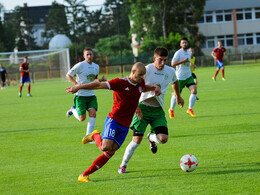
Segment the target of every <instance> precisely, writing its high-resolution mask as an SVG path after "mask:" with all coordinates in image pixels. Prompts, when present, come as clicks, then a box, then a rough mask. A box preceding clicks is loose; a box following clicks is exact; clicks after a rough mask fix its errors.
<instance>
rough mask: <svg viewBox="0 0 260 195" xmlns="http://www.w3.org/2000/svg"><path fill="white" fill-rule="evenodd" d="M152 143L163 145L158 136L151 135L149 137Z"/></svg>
mask: <svg viewBox="0 0 260 195" xmlns="http://www.w3.org/2000/svg"><path fill="white" fill-rule="evenodd" d="M149 139H150V141H152V142H155V143H158V144H161V143H162V142H161V141H160V140H159V139H158V138H157V135H156V134H150V136H149Z"/></svg>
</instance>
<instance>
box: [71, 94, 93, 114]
mask: <svg viewBox="0 0 260 195" xmlns="http://www.w3.org/2000/svg"><path fill="white" fill-rule="evenodd" d="M74 104H75V107H76V110H77V112H78V115H79V116H81V115H83V114H86V110H89V109H90V108H95V109H96V110H97V109H98V104H97V97H96V96H95V95H94V96H75V97H74Z"/></svg>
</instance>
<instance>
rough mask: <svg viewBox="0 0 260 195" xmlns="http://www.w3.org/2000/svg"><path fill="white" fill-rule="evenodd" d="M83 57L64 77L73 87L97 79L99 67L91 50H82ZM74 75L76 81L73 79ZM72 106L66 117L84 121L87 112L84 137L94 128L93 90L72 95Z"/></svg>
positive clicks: (95, 109) (82, 90)
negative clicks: (87, 118) (72, 116)
mask: <svg viewBox="0 0 260 195" xmlns="http://www.w3.org/2000/svg"><path fill="white" fill-rule="evenodd" d="M83 57H84V59H85V60H84V61H82V62H79V63H77V64H76V65H75V66H73V67H72V68H71V69H70V70H69V72H68V73H67V75H66V77H67V78H68V80H69V81H70V82H71V83H73V84H74V85H77V84H86V83H90V82H93V81H94V80H95V79H97V78H98V74H99V65H97V64H95V63H94V62H93V52H92V49H90V48H86V49H84V51H83ZM75 75H76V80H75V79H74V76H75ZM99 80H100V81H106V78H105V77H104V76H103V77H102V79H99ZM74 105H75V106H74ZM74 105H73V106H72V107H71V108H70V109H69V110H68V111H67V113H66V115H67V117H70V116H71V115H74V117H75V118H76V119H78V120H79V121H84V120H85V119H86V111H88V113H89V121H88V126H87V131H86V135H88V134H90V133H92V132H93V130H94V128H95V123H96V111H97V109H98V104H97V98H96V95H95V92H94V90H86V89H81V90H79V91H78V92H77V93H75V95H74ZM83 139H84V138H83Z"/></svg>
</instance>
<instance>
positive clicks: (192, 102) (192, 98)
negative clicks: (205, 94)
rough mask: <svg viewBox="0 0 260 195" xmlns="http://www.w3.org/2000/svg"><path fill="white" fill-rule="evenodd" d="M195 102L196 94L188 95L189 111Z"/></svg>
mask: <svg viewBox="0 0 260 195" xmlns="http://www.w3.org/2000/svg"><path fill="white" fill-rule="evenodd" d="M196 100H197V94H190V99H189V109H192V108H193V106H194V104H195V102H196Z"/></svg>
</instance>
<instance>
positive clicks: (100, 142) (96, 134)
mask: <svg viewBox="0 0 260 195" xmlns="http://www.w3.org/2000/svg"><path fill="white" fill-rule="evenodd" d="M93 139H94V140H95V142H96V145H97V147H99V149H100V150H101V151H102V149H101V145H102V138H101V135H99V133H95V134H94V135H93Z"/></svg>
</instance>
